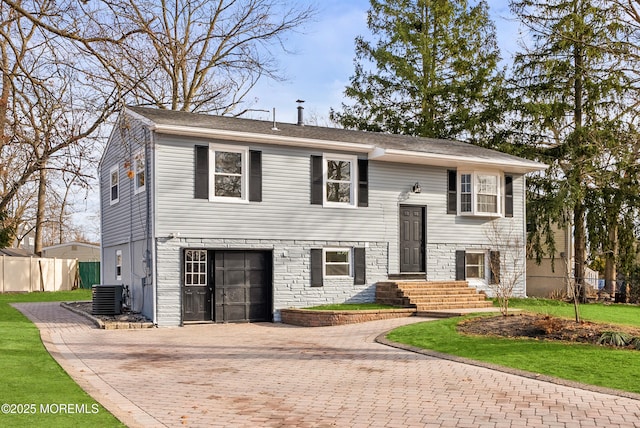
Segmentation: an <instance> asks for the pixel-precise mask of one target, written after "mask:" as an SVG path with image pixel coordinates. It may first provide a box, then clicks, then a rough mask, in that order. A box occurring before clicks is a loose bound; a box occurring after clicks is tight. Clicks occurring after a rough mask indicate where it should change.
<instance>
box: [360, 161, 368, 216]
mask: <svg viewBox="0 0 640 428" xmlns="http://www.w3.org/2000/svg"><path fill="white" fill-rule="evenodd" d="M358 206H359V207H368V206H369V161H368V160H367V159H358Z"/></svg>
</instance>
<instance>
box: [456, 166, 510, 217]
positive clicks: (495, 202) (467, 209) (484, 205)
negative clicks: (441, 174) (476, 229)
mask: <svg viewBox="0 0 640 428" xmlns="http://www.w3.org/2000/svg"><path fill="white" fill-rule="evenodd" d="M458 177H459V183H460V193H459V195H460V196H459V205H458V206H459V207H460V214H466V215H479V216H482V215H485V216H500V215H501V214H502V206H501V203H500V200H501V199H500V193H501V188H500V187H501V186H500V183H501V175H500V174H499V173H493V172H478V171H474V172H461V173H460V174H459V175H458Z"/></svg>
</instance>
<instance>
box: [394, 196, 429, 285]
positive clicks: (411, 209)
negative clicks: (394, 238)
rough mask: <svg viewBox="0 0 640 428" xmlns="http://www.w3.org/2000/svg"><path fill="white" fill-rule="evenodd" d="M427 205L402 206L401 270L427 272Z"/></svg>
mask: <svg viewBox="0 0 640 428" xmlns="http://www.w3.org/2000/svg"><path fill="white" fill-rule="evenodd" d="M424 226H425V207H420V206H412V205H401V206H400V272H401V273H402V272H425V245H424V244H425V242H424V240H425V238H424V237H425V227H424Z"/></svg>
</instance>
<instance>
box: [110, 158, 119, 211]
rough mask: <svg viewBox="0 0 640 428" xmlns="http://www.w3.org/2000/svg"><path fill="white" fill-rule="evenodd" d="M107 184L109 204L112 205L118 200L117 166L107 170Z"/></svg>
mask: <svg viewBox="0 0 640 428" xmlns="http://www.w3.org/2000/svg"><path fill="white" fill-rule="evenodd" d="M109 183H110V185H109V189H110V192H109V194H110V199H109V201H110V202H109V204H110V205H113V204H115V203H117V202H118V201H119V200H120V174H119V172H118V165H114V166H112V167H111V169H110V170H109Z"/></svg>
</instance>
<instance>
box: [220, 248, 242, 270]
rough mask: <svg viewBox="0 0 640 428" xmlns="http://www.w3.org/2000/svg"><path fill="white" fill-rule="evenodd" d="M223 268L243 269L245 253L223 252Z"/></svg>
mask: <svg viewBox="0 0 640 428" xmlns="http://www.w3.org/2000/svg"><path fill="white" fill-rule="evenodd" d="M223 258H224V267H225V268H226V269H237V270H244V269H245V253H244V252H242V251H239V252H225V253H224V257H223Z"/></svg>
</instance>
